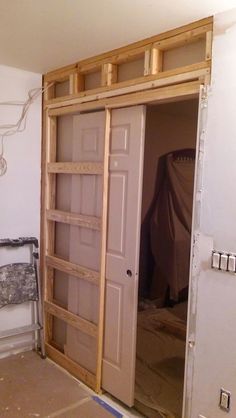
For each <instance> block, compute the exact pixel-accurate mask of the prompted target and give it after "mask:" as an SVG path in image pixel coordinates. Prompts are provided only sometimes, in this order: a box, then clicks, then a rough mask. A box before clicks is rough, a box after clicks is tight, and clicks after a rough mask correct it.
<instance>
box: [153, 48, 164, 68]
mask: <svg viewBox="0 0 236 418" xmlns="http://www.w3.org/2000/svg"><path fill="white" fill-rule="evenodd" d="M162 68H163V51H161V50H160V49H159V48H157V47H154V46H153V47H152V49H151V57H150V74H158V73H160V72H161V71H162Z"/></svg>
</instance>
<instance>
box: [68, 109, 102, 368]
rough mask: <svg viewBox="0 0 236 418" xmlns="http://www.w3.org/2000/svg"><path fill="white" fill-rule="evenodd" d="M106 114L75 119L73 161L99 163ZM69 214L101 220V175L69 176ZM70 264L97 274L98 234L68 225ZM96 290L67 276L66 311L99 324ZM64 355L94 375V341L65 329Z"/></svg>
mask: <svg viewBox="0 0 236 418" xmlns="http://www.w3.org/2000/svg"><path fill="white" fill-rule="evenodd" d="M104 133H105V113H104V112H96V113H90V114H83V115H79V116H74V119H73V158H72V160H73V161H81V162H82V161H83V162H84V161H93V162H102V161H103V152H104ZM70 210H71V212H76V213H80V214H82V215H90V216H96V217H101V213H102V176H95V175H80V176H77V175H72V183H71V208H70ZM69 248H70V249H69V261H71V262H72V263H76V264H79V265H81V266H83V267H87V268H90V269H93V270H96V271H99V270H100V258H101V231H97V230H93V229H88V228H85V227H78V226H70V242H69ZM98 307H99V288H98V286H96V285H94V284H92V283H88V282H86V281H84V280H80V279H78V278H73V277H70V279H69V284H68V310H69V311H70V312H73V313H75V314H77V315H79V316H80V317H82V318H84V319H86V320H88V321H91V322H93V323H95V324H97V323H98ZM65 352H66V354H67V356H68V357H70V358H72V359H73V360H75V361H76V362H78V363H79V364H80V365H82V366H83V367H85V368H86V369H88V370H89V371H91V372H93V373H95V372H96V360H97V359H96V356H97V340H96V339H94V338H93V337H90V336H89V335H85V334H83V333H82V332H81V331H78V330H76V329H75V328H73V327H71V326H67V339H66V347H65Z"/></svg>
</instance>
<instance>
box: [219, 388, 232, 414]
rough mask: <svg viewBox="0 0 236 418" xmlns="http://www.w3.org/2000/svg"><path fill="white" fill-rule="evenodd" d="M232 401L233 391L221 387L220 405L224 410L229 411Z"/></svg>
mask: <svg viewBox="0 0 236 418" xmlns="http://www.w3.org/2000/svg"><path fill="white" fill-rule="evenodd" d="M230 401H231V393H230V392H229V391H228V390H225V389H223V388H221V390H220V403H219V407H220V408H221V409H223V411H226V412H229V410H230Z"/></svg>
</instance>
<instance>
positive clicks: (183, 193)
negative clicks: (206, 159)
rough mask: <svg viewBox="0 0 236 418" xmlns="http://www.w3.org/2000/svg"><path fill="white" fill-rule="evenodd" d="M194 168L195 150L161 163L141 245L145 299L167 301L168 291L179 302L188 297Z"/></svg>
mask: <svg viewBox="0 0 236 418" xmlns="http://www.w3.org/2000/svg"><path fill="white" fill-rule="evenodd" d="M194 167H195V151H194V150H192V149H188V150H180V151H175V152H172V153H169V154H167V155H165V156H163V157H161V159H160V161H159V165H158V174H157V179H156V191H155V195H154V199H153V202H152V204H151V207H150V210H149V212H148V214H147V216H146V219H145V220H144V223H143V225H142V242H141V257H142V260H141V266H140V272H141V283H142V285H143V283H144V282H145V283H146V284H145V286H146V295H145V296H148V297H150V298H151V299H159V300H163V301H164V300H165V298H166V295H167V291H169V298H170V299H171V300H173V301H176V302H177V301H178V300H179V298H180V299H181V295H184V294H186V295H187V289H188V282H189V263H190V245H191V222H192V203H193V184H194ZM147 283H148V284H147ZM147 293H148V294H147Z"/></svg>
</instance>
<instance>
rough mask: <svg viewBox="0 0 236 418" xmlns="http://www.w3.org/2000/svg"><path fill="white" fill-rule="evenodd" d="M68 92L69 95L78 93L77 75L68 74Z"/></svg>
mask: <svg viewBox="0 0 236 418" xmlns="http://www.w3.org/2000/svg"><path fill="white" fill-rule="evenodd" d="M69 92H70V94H77V93H78V73H77V72H76V73H73V74H70V76H69Z"/></svg>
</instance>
